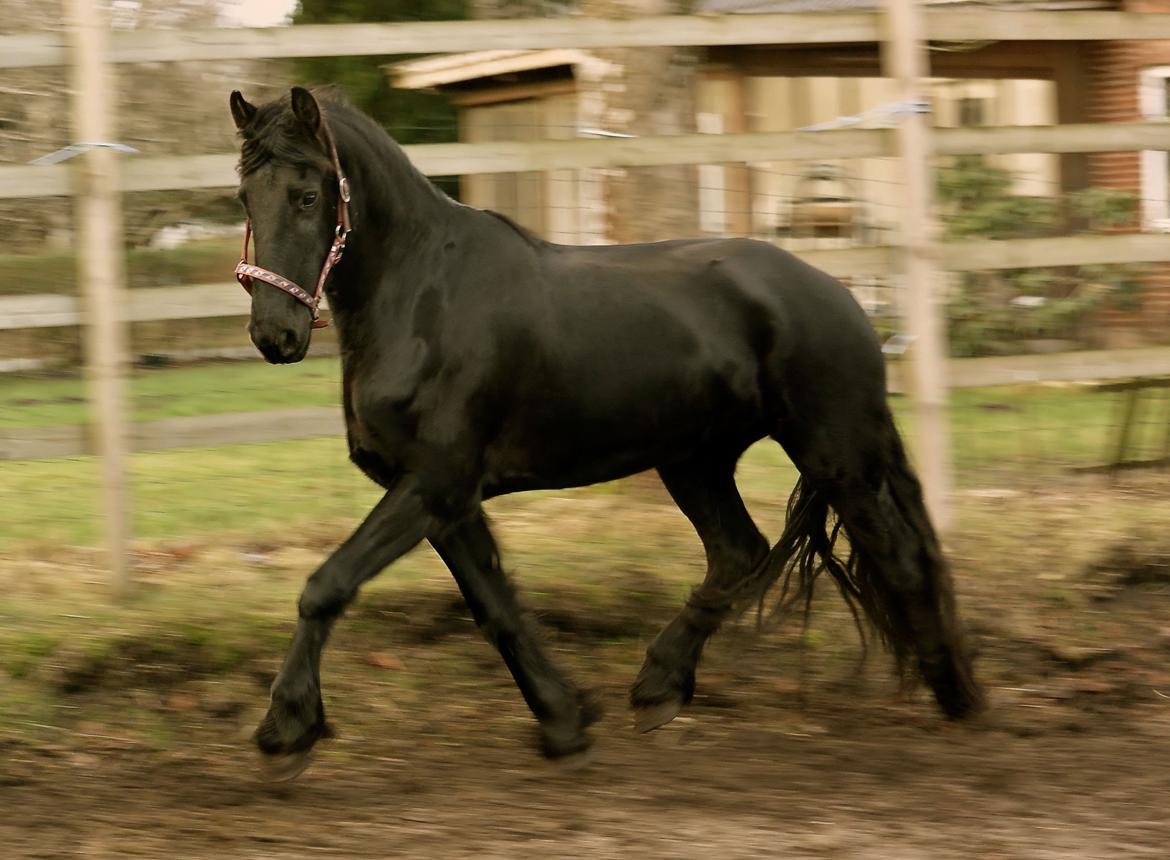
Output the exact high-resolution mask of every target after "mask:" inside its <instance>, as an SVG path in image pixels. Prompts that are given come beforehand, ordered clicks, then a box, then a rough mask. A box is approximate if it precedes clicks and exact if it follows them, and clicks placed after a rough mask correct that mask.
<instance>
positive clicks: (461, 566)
mask: <svg viewBox="0 0 1170 860" xmlns="http://www.w3.org/2000/svg"><path fill="white" fill-rule="evenodd" d="M430 541H431V545H432V546H434V548H435V551H436V552H437V553H438V554H439V556H440V557H441V558H442V559H443V561H444V562H446V564H447V567H449V568H450V569H451V574H452V575H453V576H454V577H455V581H456V582H457V583H458V584H459V590H460V591H462V592H463V597H464V599H465V600H466V601H467V605H468V607H469V608H470V609H471V614H472V616H474V618H475V622H476V624H478V625H479V628H480V630H481V631H483V634H484V636H486V637H487V639H488V641H489V642H491V643H492V644H493V645H495V647H496V649H497V650H498V651H499V652H500V656H501V657H503V658H504V663H505V664H506V665H507V667H508V670H509V671H510V672H511V673H512V677H513V678H514V679H515V680H516V686H517V687H519V688H520V693H521V695H523V696H524V701H525V702H527V703H528V707H529V708H530V709H531V710H532V713H533V714H534V715H535V716H536V718H537V720H539V722H540V732H541V748H542V751H543V752H544V754H545V755H546V756H548V757H549V758H564V757H566V756H575V755H577V754H580V753H584V752H585V751H586V750H587V749H588V748H589V744H590V740H589V736H588V735H587V734H586V733H585V729H586V728H588V727H589V725H591V724H592V723H594V722H596V720H597V718H598V716H600V713H599V710H598V708H597V706H596V705H595V704H594V703H593V702H592V701H590V700H589V699H587V698H586V697H585V696H584V695H583V694H582V693H580V692H579V691H578V690H577V689H576V688H575V687H574V686H573V685H572V684H571V683H569V681H568V680H567V679H566V678H565V676H564V675H562V674H561V672H560V671H559V670H558V669H557V668H556V666H554V665H553V663H552V661H550V660H549V658H548V657H547V655H546V654H545V653H544V651H543V649H542V648H541V647H540V645H539V642H538V640H537V637H536V635H535V633H534V631H533V630H532V628H531V626H530V625H529V624H528V622H527V620H526V619H525V617H524V614H523V613H522V611H521V609H520V606H519V603H518V602H517V600H516V595H515V593H514V592H513V590H512V586H511V584H510V583H509V582H508V578H507V576H506V575H505V573H504V571H503V570H502V569H501V567H500V557H499V553H498V551H497V549H496V542H495V539H494V538H493V537H492V533H491V531H490V529H489V528H488V524H487V520H486V518H485V517H484V514H483V511H482V509H479V508H477V509H476V510H475V511H474V512H473V513H472V514H471V515H470V516H468V517H466V518H464V519H461V520H460V521H458V522H456V523H452V524H449V525H447V526H446V527H445V528H443V529H442V530H441V531H440V532H439V533H438V534H436V535H433V536H431V538H430Z"/></svg>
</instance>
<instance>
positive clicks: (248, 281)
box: [236, 117, 351, 328]
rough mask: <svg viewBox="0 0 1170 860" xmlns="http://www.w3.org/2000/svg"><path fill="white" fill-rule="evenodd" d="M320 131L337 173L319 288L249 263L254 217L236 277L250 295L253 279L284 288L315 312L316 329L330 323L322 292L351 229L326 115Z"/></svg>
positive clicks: (345, 190)
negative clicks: (325, 315) (330, 237)
mask: <svg viewBox="0 0 1170 860" xmlns="http://www.w3.org/2000/svg"><path fill="white" fill-rule="evenodd" d="M321 131H322V132H323V133H324V137H325V142H326V143H328V144H329V157H330V158H331V159H332V161H333V170H334V172H335V173H336V174H337V227H336V228H335V229H334V231H333V245H332V246H331V247H330V248H329V253H328V254H326V255H325V262H324V263H322V264H321V274H320V275H319V276H318V277H317V288H316V289H315V290H314V291H313V293H312V295H310V294H309V293H308V292H307V291H306V290H304V289H302V288H301V287H299V286H298V285H296V284H294V283H293V282H292V281H290V280H289V279H288V278H284V277H281V276H280V275H278V274H276V272H270V271H268V269H262V268H260V267H259V266H253V265H252V264H251V263H249V262H248V242H249V241H250V240H251V238H252V221H251V219H249V220H246V221H245V222H244V250H243V251H241V252H240V262H238V263H236V280H237V281H239V282H240V286H242V287H243V288H244V289H245V290H247V291H248V294H249V295H251V294H252V281H263V282H264V283H266V284H271V285H272V286H274V287H276V288H277V289H278V290H283V291H284V292H286V293H288V294H289V295H290V296H292V297H293V298H294V299H296V300H297V301H298V302H300V303H301V304H303V305H305V306H306V307H308V309H309V310H310V311H312V313H313V328H325V326H327V325H329V320H323V319H321V318H320V310H319V306H320V304H321V294H322V292H324V290H325V281H326V279H328V277H329V273H330V272H331V271H332V270H333V267H334V266H336V265H337V264H338V262H339V261H340V260H341V255H342V254H343V253H344V252H345V242H346V240H347V239H348V238H349V233H350V229H351V228H350V225H349V196H350V195H349V180H348V179H346V177H345V174H344V173H343V172H342V171H341V160H340V159H339V158H338V157H337V145H336V144H335V143H334V142H333V134H332V133H331V132H330V131H329V126H328V125H327V124H326V122H325V117H321Z"/></svg>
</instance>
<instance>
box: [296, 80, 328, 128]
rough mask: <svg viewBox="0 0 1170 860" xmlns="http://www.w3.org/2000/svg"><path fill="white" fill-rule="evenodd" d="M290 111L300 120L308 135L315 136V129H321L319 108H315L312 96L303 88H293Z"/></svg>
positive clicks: (314, 100) (315, 101)
mask: <svg viewBox="0 0 1170 860" xmlns="http://www.w3.org/2000/svg"><path fill="white" fill-rule="evenodd" d="M292 110H293V116H295V117H296V118H297V119H298V120H300V123H301V125H303V126H304V127H305V129H306V130H307V131H308V132H309V134H311V135H316V134H317V129H319V128H320V127H321V108H320V107H318V106H317V100H316V99H315V98H313V94H312V93H311V92H309V91H308V90H306V89H305V88H304V87H293V88H292Z"/></svg>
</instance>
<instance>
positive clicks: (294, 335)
mask: <svg viewBox="0 0 1170 860" xmlns="http://www.w3.org/2000/svg"><path fill="white" fill-rule="evenodd" d="M248 333H249V334H250V335H251V337H252V343H254V344H255V345H256V349H258V350H260V354H261V355H263V356H264V359H265V361H267V362H268V363H269V364H294V363H296V362H298V361H300V360H301V359H302V358H304V357H305V354H306V353H307V352H308V351H309V338H308V337H307V336H306V335H305V334H302V333H299V332H297V331H294V330H293V329H288V328H286V329H275V330H273V331H267V330H260V329H258V328H257V327H255V326H249V328H248Z"/></svg>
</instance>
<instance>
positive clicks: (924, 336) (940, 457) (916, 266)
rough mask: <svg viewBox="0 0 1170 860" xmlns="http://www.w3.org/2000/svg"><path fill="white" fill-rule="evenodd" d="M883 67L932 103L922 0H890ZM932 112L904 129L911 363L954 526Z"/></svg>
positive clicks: (941, 513)
mask: <svg viewBox="0 0 1170 860" xmlns="http://www.w3.org/2000/svg"><path fill="white" fill-rule="evenodd" d="M884 3H885V15H883V26H884V33H883V39H882V65H883V66H884V69H885V74H886V76H887V77H890V78H893V79H894V82H895V84H896V91H897V95H896V98H897V99H898V101H900V102H901V103H902V104H903V105H904V106H906V107H907V108H909V107H910V106H912V105H925V104H926V102H927V99H926V93H925V91H924V86H923V81H924V79H925V78H926V77H927V76H928V75H929V72H930V69H929V62H928V60H927V54H926V43H925V34H926V29H925V21H924V20H923V15H922V10H921V8H920V6H919V4H918V3H917V2H916V0H884ZM930 138H931V122H930V115H929V114H928V113H925V112H923V111H921V110H909V111H908V112H907V113H905V114H904V115H903V116H902V117H901V121H900V122H899V123H898V125H897V139H898V144H899V148H900V150H901V157H902V173H903V181H904V182H905V196H904V205H905V210H904V213H903V225H902V246H901V248H900V256H901V257H902V273H903V277H904V278H905V282H904V283H905V287H904V290H903V296H904V301H903V303H902V307H903V313H904V315H905V319H906V324H907V334H909V335H910V337H911V338H912V340H911V342H910V346H909V349H908V350H907V352H906V359H907V360H908V361H909V363H910V368H909V370H910V374H909V377H910V379H909V382H910V385H909V388H910V393H911V396H912V397H913V400H914V413H915V418H916V422H915V423H916V431H917V432H916V434H915V446H914V448H915V455H916V460H917V465H918V469H919V472H920V474H921V479H922V486H923V491H924V493H925V496H926V505H927V508H928V509H929V511H930V514H931V517H932V519H933V520H934V524H935V527H936V528H937V529H939V530H940V531H942V532H945V531H946V530H947V529H948V528H949V526H950V523H951V511H950V492H951V485H952V477H951V446H950V435H949V428H948V426H947V415H946V396H947V395H946V371H945V367H946V362H945V358H946V336H945V327H944V321H943V319H942V313H941V311H940V300H939V288H940V286H941V280H942V271H941V269H940V268H939V263H938V259H939V258H938V250H939V249H938V246H937V225H936V224H935V222H934V215H933V209H932V204H933V201H934V187H933V183H934V175H933V171H932V168H931V159H932V157H933V154H934V153H933V151H932V147H931V139H930Z"/></svg>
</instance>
